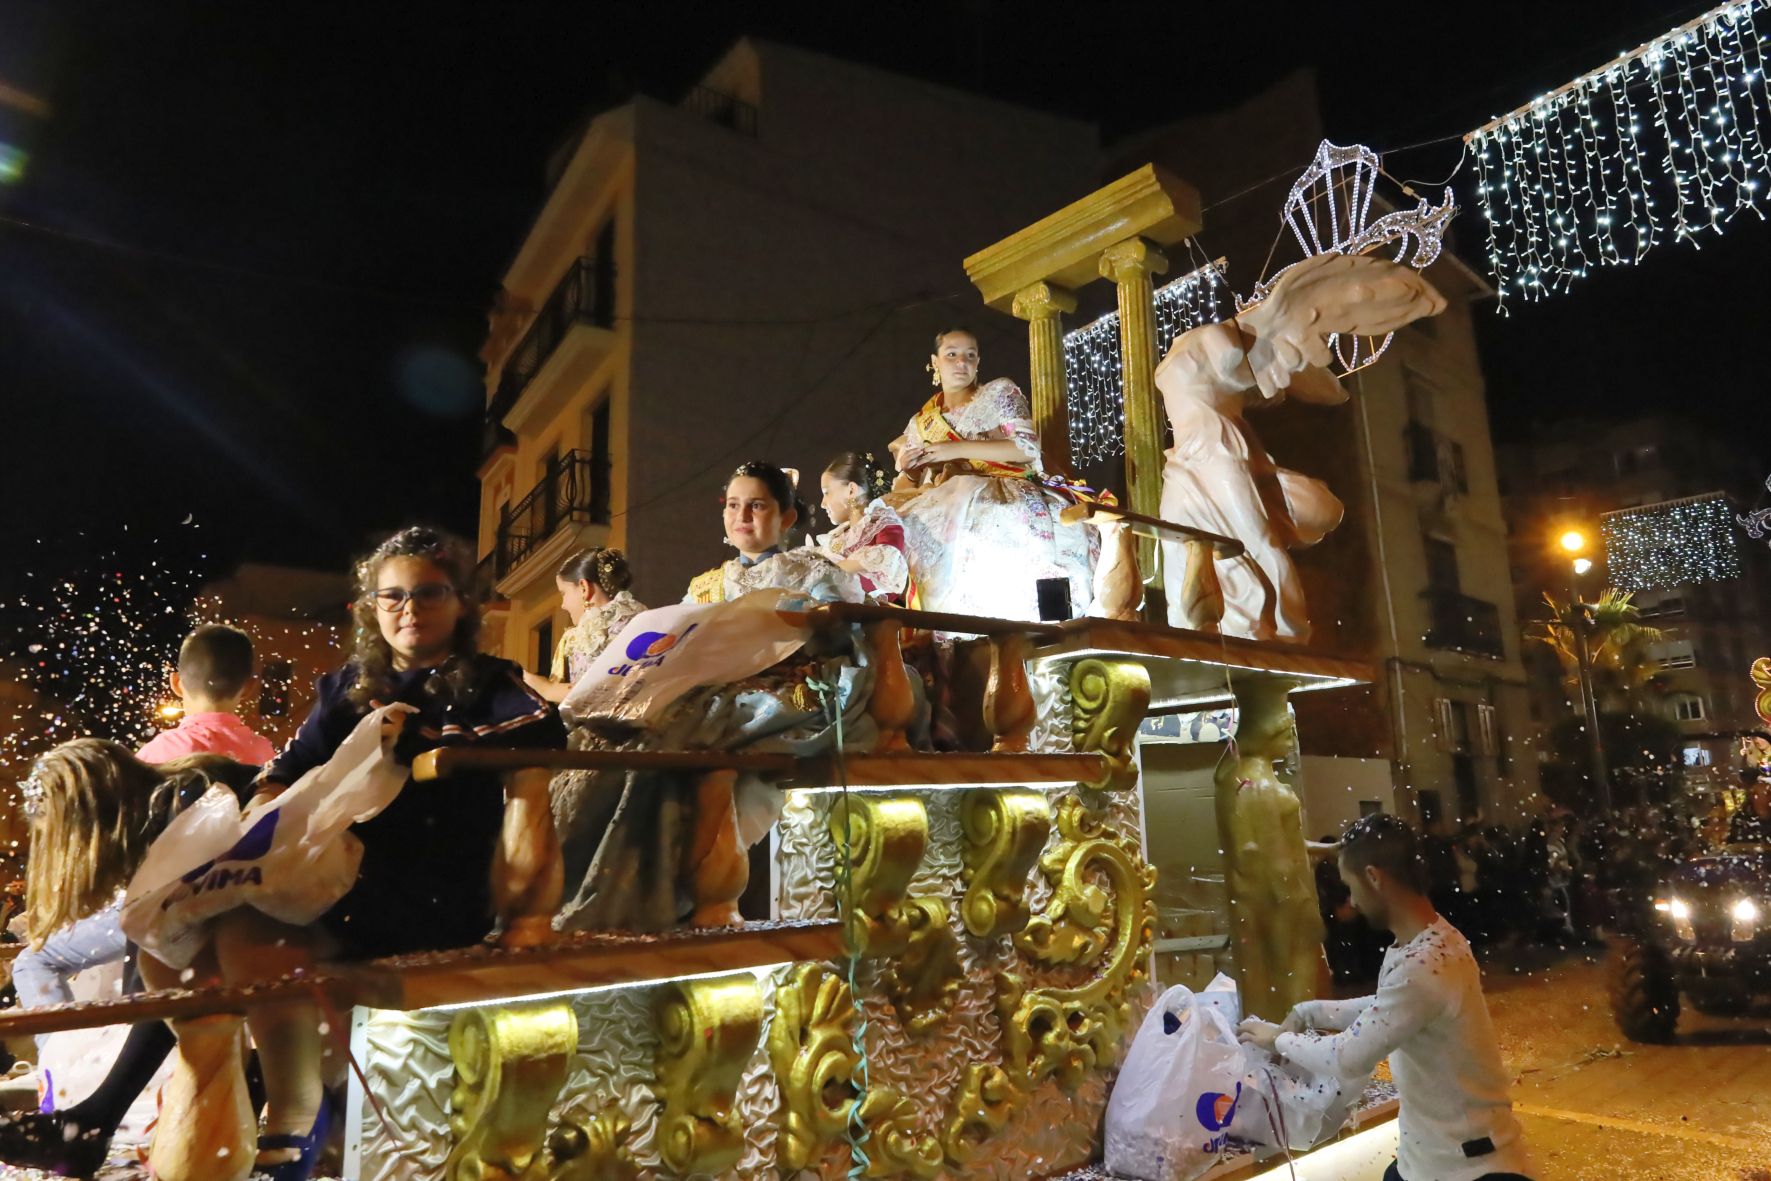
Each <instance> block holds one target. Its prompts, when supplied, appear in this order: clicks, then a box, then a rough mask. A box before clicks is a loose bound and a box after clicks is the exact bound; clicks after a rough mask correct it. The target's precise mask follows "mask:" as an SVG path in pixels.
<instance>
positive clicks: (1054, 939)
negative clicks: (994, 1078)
mask: <svg viewBox="0 0 1771 1181" xmlns="http://www.w3.org/2000/svg"><path fill="white" fill-rule="evenodd" d="M1058 834H1059V837H1060V840H1059V841H1058V843H1057V844H1056V845H1054V846H1052V848H1051V849H1050V850H1049V851H1047V853H1046V854H1045V856H1044V857H1042V858H1041V859H1040V869H1041V871H1042V872H1043V873H1044V874H1045V875H1046V878H1047V879H1048V880H1049V881H1050V882H1051V884H1052V900H1051V903H1050V905H1049V906H1048V907H1047V908H1046V910H1045V912H1044V913H1043V914H1040V915H1037V916H1035V917H1034V918H1033V919H1032V920H1031V921H1030V922H1029V923H1028V924H1027V929H1026V930H1025V931H1023V932H1022V933H1021V934H1020V935H1018V936H1016V937H1015V944H1016V946H1018V947H1019V948H1020V949H1021V950H1022V951H1023V952H1025V953H1026V954H1027V955H1028V956H1030V957H1031V958H1033V959H1035V960H1037V961H1039V962H1041V963H1047V964H1083V963H1087V962H1089V961H1091V960H1096V961H1098V967H1097V968H1096V969H1095V972H1094V974H1093V975H1092V976H1091V977H1090V979H1089V980H1088V981H1087V982H1086V983H1084V984H1082V985H1079V986H1077V987H1074V988H1054V987H1040V988H1028V987H1027V986H1026V983H1025V981H1024V980H1023V979H1022V978H1021V977H1020V976H1019V975H1018V974H1015V973H1008V972H1004V973H999V974H998V977H997V985H998V987H997V998H996V1000H997V1009H998V1012H999V1013H1000V1014H1001V1016H1002V1023H1003V1038H1004V1045H1005V1048H1006V1051H1007V1063H1006V1065H1007V1068H1008V1070H1009V1072H1010V1075H1011V1077H1013V1078H1014V1081H1015V1084H1016V1085H1017V1086H1019V1087H1021V1088H1022V1089H1025V1090H1029V1091H1030V1090H1031V1089H1032V1088H1033V1087H1034V1086H1035V1085H1036V1084H1038V1083H1039V1082H1041V1081H1043V1080H1044V1079H1046V1078H1050V1077H1052V1076H1054V1075H1055V1076H1056V1077H1057V1079H1058V1081H1059V1082H1060V1083H1062V1084H1063V1085H1064V1086H1066V1087H1069V1088H1074V1087H1076V1086H1077V1085H1079V1084H1080V1083H1081V1082H1082V1080H1083V1078H1084V1077H1085V1076H1086V1075H1087V1074H1088V1072H1089V1071H1090V1070H1092V1069H1094V1068H1095V1067H1097V1066H1105V1065H1108V1064H1110V1063H1111V1062H1113V1061H1114V1060H1115V1057H1116V1055H1117V1054H1118V1050H1119V1046H1120V1042H1121V1040H1122V1037H1123V1034H1124V1031H1125V1027H1126V1024H1127V1022H1128V1020H1129V1017H1130V1006H1129V1003H1128V1000H1127V996H1128V993H1129V990H1130V989H1131V987H1132V986H1133V985H1134V984H1136V983H1137V982H1138V981H1139V980H1141V979H1142V978H1143V976H1144V967H1145V960H1146V958H1147V957H1148V955H1149V950H1150V940H1151V937H1152V935H1153V933H1154V931H1155V927H1156V904H1155V901H1154V890H1155V886H1156V871H1155V869H1153V868H1152V867H1151V866H1149V865H1148V864H1146V863H1145V862H1144V861H1143V860H1142V859H1141V858H1140V857H1139V856H1138V850H1137V844H1136V842H1135V840H1133V839H1131V838H1127V837H1123V836H1120V835H1118V834H1116V833H1113V832H1110V831H1109V830H1107V828H1106V827H1105V825H1104V823H1103V822H1102V821H1101V820H1100V819H1099V818H1098V817H1096V816H1095V815H1093V814H1092V813H1090V811H1089V809H1088V808H1087V807H1086V806H1085V805H1084V804H1083V803H1082V801H1081V800H1079V799H1077V798H1076V797H1075V796H1068V797H1066V798H1065V799H1064V801H1063V803H1062V804H1061V805H1059V810H1058ZM1095 874H1098V875H1100V877H1102V878H1104V879H1105V881H1106V883H1107V888H1106V889H1103V888H1102V887H1101V886H1099V885H1096V884H1095V883H1094V881H1092V880H1091V876H1093V875H1095Z"/></svg>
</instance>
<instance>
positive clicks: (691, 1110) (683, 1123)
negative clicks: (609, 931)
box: [655, 972, 762, 1175]
mask: <svg viewBox="0 0 1771 1181" xmlns="http://www.w3.org/2000/svg"><path fill="white" fill-rule="evenodd" d="M657 1019H658V1042H659V1045H658V1056H657V1059H656V1064H655V1065H656V1071H657V1090H658V1098H659V1101H660V1103H661V1104H662V1107H663V1110H662V1112H661V1113H660V1114H659V1118H658V1137H657V1140H658V1148H659V1155H660V1156H661V1157H662V1158H663V1160H664V1164H665V1166H666V1167H667V1168H669V1169H670V1170H671V1171H672V1172H674V1173H676V1174H678V1175H686V1174H689V1173H715V1172H718V1171H720V1170H721V1169H726V1168H730V1167H731V1166H732V1165H734V1164H736V1163H737V1162H738V1158H739V1157H740V1156H742V1155H743V1153H744V1128H743V1126H742V1124H741V1123H740V1122H739V1118H738V1106H737V1094H738V1084H739V1082H740V1080H741V1078H742V1075H743V1073H744V1067H745V1064H746V1063H748V1062H749V1061H750V1055H751V1053H752V1052H753V1051H754V1050H755V1049H756V1041H757V1036H758V1034H759V1033H760V1032H761V1029H762V991H761V990H760V989H759V988H758V987H757V983H756V978H755V977H754V976H752V975H751V974H750V973H748V972H739V973H734V974H733V975H730V976H716V977H713V978H712V979H707V980H679V981H676V982H674V983H672V984H670V985H669V986H667V987H666V988H665V989H664V990H663V992H662V995H661V996H660V997H659V1002H658V1007H657Z"/></svg>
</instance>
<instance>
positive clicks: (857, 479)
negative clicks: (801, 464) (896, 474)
mask: <svg viewBox="0 0 1771 1181" xmlns="http://www.w3.org/2000/svg"><path fill="white" fill-rule="evenodd" d="M824 474H825V475H827V476H835V477H836V478H837V479H839V480H847V481H848V482H849V483H851V484H859V485H860V486H861V495H862V496H865V497H866V498H867V499H868V500H869V501H873V500H878V499H879V498H880V497H882V496H884V495H885V494H886V493H887V492H890V491H891V490H892V483H891V481H890V480H888V479H886V474H885V468H883V467H881V466H880V462H879V460H877V459H875V458H874V456H873V452H871V451H844V452H843V453H842V454H841V455H839V456H837V457H836V458H835V459H833V460H831V461H830V462H829V463H828V464H827V465H826V466H825V468H824Z"/></svg>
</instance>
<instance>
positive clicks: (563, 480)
mask: <svg viewBox="0 0 1771 1181" xmlns="http://www.w3.org/2000/svg"><path fill="white" fill-rule="evenodd" d="M608 466H609V465H608V460H607V459H606V458H605V457H602V456H598V455H594V454H592V453H591V452H589V451H568V452H567V453H566V454H564V455H562V456H560V457H559V458H558V459H556V460H555V461H554V462H553V464H552V465H551V466H549V468H548V470H547V474H546V475H545V476H544V477H542V480H541V482H540V483H539V484H536V485H535V487H533V488H531V489H530V490H529V494H528V495H527V496H525V497H523V499H521V500H520V501H518V502H517V503H516V506H515V507H514V508H512V509H511V510H510V512H509V513H508V514H506V516H505V518H504V520H503V521H502V522H500V523H499V526H498V537H497V540H496V542H495V543H494V545H493V549H492V552H491V553H490V554H489V555H487V557H486V559H485V561H483V562H482V563H481V566H482V568H484V567H486V565H487V563H490V570H489V573H490V578H488V579H487V580H486V581H487V583H488V585H489V584H491V583H495V582H497V581H498V580H499V579H502V578H503V577H504V576H505V575H507V574H509V573H510V572H511V571H512V570H515V569H516V568H517V567H518V566H519V565H521V564H522V562H523V560H524V559H525V558H527V557H528V556H529V555H530V554H531V553H532V552H534V551H535V550H536V549H537V548H539V547H540V546H541V544H542V543H543V542H545V541H546V540H547V539H548V538H549V537H552V536H553V535H554V534H555V533H556V532H558V531H559V530H560V529H561V528H564V527H565V526H567V525H606V524H608V523H609V474H608Z"/></svg>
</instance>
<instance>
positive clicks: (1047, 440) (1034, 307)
mask: <svg viewBox="0 0 1771 1181" xmlns="http://www.w3.org/2000/svg"><path fill="white" fill-rule="evenodd" d="M1013 310H1014V314H1015V317H1016V318H1017V319H1021V320H1025V321H1027V356H1028V363H1029V366H1030V368H1031V371H1032V377H1033V389H1032V392H1031V397H1032V399H1033V426H1034V428H1035V429H1036V430H1038V432H1039V446H1040V450H1041V451H1042V452H1043V453H1044V455H1045V470H1046V471H1048V472H1052V471H1055V472H1064V473H1068V472H1069V471H1070V407H1069V393H1070V390H1069V383H1068V381H1067V380H1066V378H1065V374H1064V320H1063V315H1064V313H1065V312H1074V311H1075V310H1076V297H1075V296H1074V295H1072V294H1071V293H1070V292H1068V291H1066V290H1064V289H1063V288H1062V287H1058V286H1055V285H1054V284H1051V283H1045V282H1040V283H1033V284H1030V285H1028V286H1026V287H1023V288H1021V290H1019V291H1017V292H1015V302H1014V304H1013Z"/></svg>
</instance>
